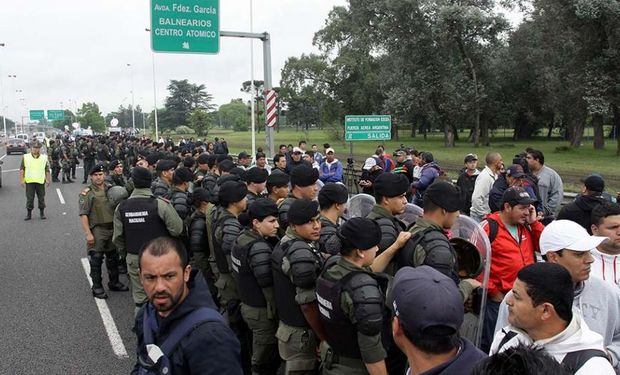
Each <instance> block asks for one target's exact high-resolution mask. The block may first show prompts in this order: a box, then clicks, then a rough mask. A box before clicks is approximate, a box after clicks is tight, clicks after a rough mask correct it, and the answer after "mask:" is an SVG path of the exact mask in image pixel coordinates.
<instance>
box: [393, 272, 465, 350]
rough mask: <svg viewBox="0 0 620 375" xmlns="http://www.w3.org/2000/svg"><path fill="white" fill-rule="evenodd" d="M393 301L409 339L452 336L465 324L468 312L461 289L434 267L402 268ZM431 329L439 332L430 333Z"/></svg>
mask: <svg viewBox="0 0 620 375" xmlns="http://www.w3.org/2000/svg"><path fill="white" fill-rule="evenodd" d="M391 299H392V306H393V307H394V313H395V314H396V316H397V317H398V319H399V321H400V324H401V326H402V327H403V328H404V330H405V332H406V333H407V335H409V336H412V337H416V338H421V337H425V336H429V335H434V336H449V335H453V334H454V333H456V332H457V331H458V330H459V328H460V327H461V325H462V324H463V318H464V315H465V310H464V308H463V297H461V293H460V292H459V288H458V287H457V286H456V284H455V283H454V281H453V280H452V279H451V278H449V277H448V276H446V275H444V274H442V273H441V272H439V271H437V270H436V269H434V268H432V267H429V266H425V265H423V266H419V267H415V268H413V267H403V268H401V269H400V270H399V271H398V272H397V273H396V276H394V282H393V284H392V293H391ZM429 328H435V329H431V330H430V332H429ZM438 331H439V332H441V333H438Z"/></svg>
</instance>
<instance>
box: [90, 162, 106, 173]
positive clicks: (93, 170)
mask: <svg viewBox="0 0 620 375" xmlns="http://www.w3.org/2000/svg"><path fill="white" fill-rule="evenodd" d="M98 172H103V173H105V165H103V164H95V166H93V167H92V168H91V169H90V172H88V174H89V175H90V176H92V175H93V174H95V173H98Z"/></svg>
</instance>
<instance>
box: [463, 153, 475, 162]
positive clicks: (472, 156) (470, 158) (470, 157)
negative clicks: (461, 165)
mask: <svg viewBox="0 0 620 375" xmlns="http://www.w3.org/2000/svg"><path fill="white" fill-rule="evenodd" d="M474 160H478V155H476V154H467V155H465V161H464V162H465V163H469V162H470V161H474Z"/></svg>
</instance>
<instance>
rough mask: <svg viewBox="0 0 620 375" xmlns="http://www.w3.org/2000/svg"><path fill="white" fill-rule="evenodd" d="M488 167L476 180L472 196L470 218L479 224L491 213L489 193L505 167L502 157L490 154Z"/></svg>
mask: <svg viewBox="0 0 620 375" xmlns="http://www.w3.org/2000/svg"><path fill="white" fill-rule="evenodd" d="M485 162H486V166H485V167H484V169H483V170H482V172H480V174H479V175H478V177H477V178H476V183H475V186H474V192H473V193H472V196H471V209H470V216H471V218H472V219H474V220H476V221H477V222H481V221H482V219H484V217H485V216H486V215H488V214H490V213H491V208H490V207H489V193H490V192H491V188H492V187H493V184H494V183H495V180H497V178H498V177H499V174H500V171H501V170H502V168H503V167H504V164H503V161H502V156H501V155H500V154H499V153H497V152H489V153H488V154H487V156H486V158H485Z"/></svg>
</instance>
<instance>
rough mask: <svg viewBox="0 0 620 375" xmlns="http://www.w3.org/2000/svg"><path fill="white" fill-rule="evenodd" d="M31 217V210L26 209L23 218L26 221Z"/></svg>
mask: <svg viewBox="0 0 620 375" xmlns="http://www.w3.org/2000/svg"><path fill="white" fill-rule="evenodd" d="M30 219H32V210H28V212H27V213H26V217H25V218H24V220H25V221H28V220H30Z"/></svg>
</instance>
